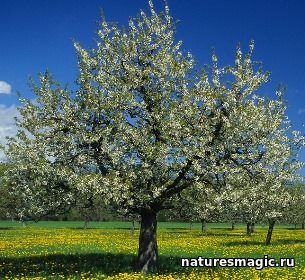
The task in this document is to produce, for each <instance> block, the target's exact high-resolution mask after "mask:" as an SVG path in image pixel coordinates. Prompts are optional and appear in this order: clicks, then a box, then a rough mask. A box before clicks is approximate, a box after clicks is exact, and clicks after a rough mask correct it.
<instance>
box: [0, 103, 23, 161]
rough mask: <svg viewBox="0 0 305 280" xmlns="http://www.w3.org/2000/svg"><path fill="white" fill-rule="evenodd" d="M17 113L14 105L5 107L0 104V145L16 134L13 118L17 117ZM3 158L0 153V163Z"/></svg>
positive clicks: (0, 152)
mask: <svg viewBox="0 0 305 280" xmlns="http://www.w3.org/2000/svg"><path fill="white" fill-rule="evenodd" d="M18 115H19V112H18V110H17V107H16V106H15V105H11V106H5V105H3V104H0V144H2V145H3V144H5V143H6V137H7V136H14V135H15V134H16V132H17V127H16V125H15V119H14V117H17V116H18ZM4 160H5V156H4V154H3V152H2V151H0V161H4Z"/></svg>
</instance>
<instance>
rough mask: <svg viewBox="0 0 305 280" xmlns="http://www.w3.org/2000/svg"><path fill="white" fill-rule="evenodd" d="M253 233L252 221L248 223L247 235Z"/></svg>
mask: <svg viewBox="0 0 305 280" xmlns="http://www.w3.org/2000/svg"><path fill="white" fill-rule="evenodd" d="M251 234H252V229H251V223H247V235H248V236H251Z"/></svg>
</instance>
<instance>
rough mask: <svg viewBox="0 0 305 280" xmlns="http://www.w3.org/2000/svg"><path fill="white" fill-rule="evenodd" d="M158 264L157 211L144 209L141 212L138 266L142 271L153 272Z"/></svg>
mask: <svg viewBox="0 0 305 280" xmlns="http://www.w3.org/2000/svg"><path fill="white" fill-rule="evenodd" d="M157 265H158V246H157V213H155V212H153V211H146V212H145V213H142V214H141V228H140V237H139V251H138V268H139V269H140V270H141V272H142V273H144V274H146V273H148V272H154V271H156V270H157Z"/></svg>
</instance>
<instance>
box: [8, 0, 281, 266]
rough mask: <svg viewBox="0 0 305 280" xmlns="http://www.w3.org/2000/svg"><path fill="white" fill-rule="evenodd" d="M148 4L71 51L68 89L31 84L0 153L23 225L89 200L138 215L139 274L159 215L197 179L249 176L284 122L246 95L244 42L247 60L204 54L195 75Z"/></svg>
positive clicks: (255, 72)
mask: <svg viewBox="0 0 305 280" xmlns="http://www.w3.org/2000/svg"><path fill="white" fill-rule="evenodd" d="M149 6H150V14H149V15H148V14H147V13H144V12H143V11H141V13H140V15H139V16H138V17H137V18H136V19H130V20H129V23H128V28H119V27H117V26H116V25H111V24H108V23H107V22H106V20H104V19H103V20H102V22H101V27H100V29H99V31H98V41H97V45H96V47H95V48H94V49H92V50H85V49H83V48H82V47H81V46H80V44H79V43H75V48H76V50H77V54H78V67H79V76H78V79H77V83H78V86H79V87H78V90H77V91H76V92H71V91H70V90H69V89H67V88H63V87H61V86H60V85H59V84H58V83H56V82H54V81H53V79H52V78H51V76H50V75H49V74H48V73H46V74H42V75H40V82H39V83H38V84H34V85H33V91H34V92H35V93H36V95H37V99H36V101H35V102H31V101H30V100H23V106H22V107H21V108H20V114H21V118H20V119H19V120H18V123H17V124H18V126H19V128H20V130H19V132H18V133H17V135H16V137H15V138H11V139H10V140H9V143H8V146H7V148H6V155H7V157H8V158H9V159H10V160H11V161H12V162H15V163H17V165H18V168H16V169H11V170H9V172H8V173H7V178H8V181H9V182H10V184H11V190H12V192H14V193H15V195H18V196H19V197H21V198H22V200H23V202H24V203H23V204H22V205H23V207H21V208H20V209H19V214H20V217H21V218H26V217H33V216H34V217H39V216H42V215H44V214H46V213H49V212H61V211H66V210H67V209H68V208H70V207H72V206H73V205H74V204H75V202H76V201H77V199H78V197H79V196H81V195H82V193H88V192H91V193H92V194H93V195H94V196H100V197H102V198H103V199H104V200H105V201H106V202H108V203H109V204H112V205H113V207H114V206H115V207H116V209H117V210H118V211H120V212H121V213H124V214H126V215H129V214H138V215H140V216H141V229H140V237H139V251H138V267H139V269H140V270H141V271H143V272H148V271H153V270H155V269H156V267H157V258H158V250H157V235H156V229H157V218H156V217H157V213H158V212H159V211H161V210H162V209H165V208H170V207H173V206H174V205H175V203H174V202H175V201H176V199H177V196H178V195H179V194H180V193H181V192H182V191H183V190H184V189H187V188H189V187H192V186H194V184H195V183H196V182H204V183H206V184H210V185H217V184H218V185H219V183H220V182H222V183H224V181H225V180H226V178H227V176H228V174H231V176H233V175H236V176H237V175H238V174H239V173H240V172H248V171H247V170H248V166H250V165H253V164H257V163H258V162H259V161H260V160H261V159H263V158H264V157H265V154H266V150H268V149H269V146H272V145H273V143H272V142H271V141H270V138H269V137H268V135H270V133H273V131H274V130H276V129H278V128H279V126H280V125H281V121H282V120H281V118H280V117H279V115H278V114H276V112H275V102H274V101H272V100H270V101H266V100H264V99H263V98H257V96H256V95H255V94H254V93H255V91H256V90H257V89H258V88H259V87H260V86H261V85H262V84H263V83H265V82H267V81H268V78H269V74H268V73H265V72H263V71H262V69H260V68H257V67H256V65H255V64H254V63H253V62H252V61H251V54H252V50H253V43H251V44H250V50H249V52H248V53H247V54H246V55H245V56H243V55H242V53H241V50H240V48H239V47H238V49H237V53H236V61H235V64H234V65H233V66H228V67H225V68H220V67H218V66H217V57H216V55H215V54H213V56H212V67H211V71H210V74H209V73H208V72H205V71H203V72H202V74H200V75H199V76H198V75H196V74H195V71H194V65H195V64H194V59H193V58H192V55H191V54H189V53H188V54H184V53H183V52H182V51H181V50H180V49H181V42H180V41H179V42H177V41H175V39H174V34H175V22H174V21H173V19H172V17H171V16H170V14H169V9H168V6H167V5H166V6H165V11H164V12H163V13H160V14H158V13H157V12H156V11H155V9H154V6H153V3H152V2H151V1H149ZM226 75H228V76H229V78H228V79H225V76H226ZM17 165H16V166H17Z"/></svg>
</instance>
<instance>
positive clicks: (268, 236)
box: [265, 220, 275, 245]
mask: <svg viewBox="0 0 305 280" xmlns="http://www.w3.org/2000/svg"><path fill="white" fill-rule="evenodd" d="M274 224H275V220H269V228H268V233H267V237H266V242H265V245H270V243H271V237H272V232H273V228H274Z"/></svg>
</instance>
